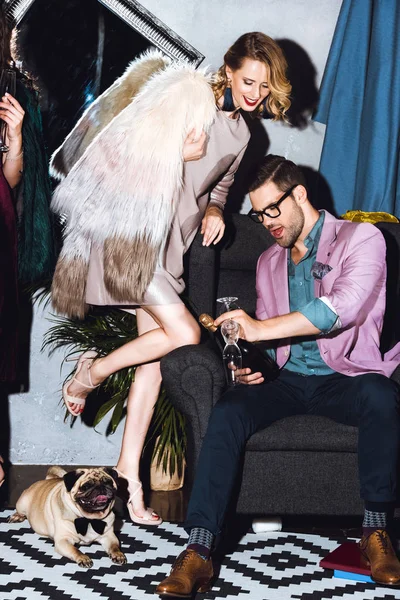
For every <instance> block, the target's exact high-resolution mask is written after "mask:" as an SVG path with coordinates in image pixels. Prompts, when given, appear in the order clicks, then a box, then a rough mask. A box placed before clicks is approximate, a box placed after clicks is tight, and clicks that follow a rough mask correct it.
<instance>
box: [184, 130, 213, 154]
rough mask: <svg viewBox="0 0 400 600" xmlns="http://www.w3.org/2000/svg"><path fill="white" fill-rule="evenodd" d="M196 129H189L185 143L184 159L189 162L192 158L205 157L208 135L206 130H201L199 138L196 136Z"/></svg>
mask: <svg viewBox="0 0 400 600" xmlns="http://www.w3.org/2000/svg"><path fill="white" fill-rule="evenodd" d="M195 134H196V132H195V130H194V129H192V131H189V134H188V136H187V138H186V140H185V141H184V143H183V160H184V162H189V161H190V160H199V159H200V158H203V156H204V155H205V153H206V140H207V135H206V134H205V132H204V131H202V132H201V134H200V137H199V138H198V139H196V138H195Z"/></svg>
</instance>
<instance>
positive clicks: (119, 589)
mask: <svg viewBox="0 0 400 600" xmlns="http://www.w3.org/2000/svg"><path fill="white" fill-rule="evenodd" d="M12 513H13V511H11V510H4V511H2V512H0V600H103V599H104V600H108V599H109V600H148V599H150V598H157V596H156V594H155V587H156V585H157V584H158V583H159V582H160V581H161V580H162V579H163V578H164V577H165V575H166V574H167V573H169V570H170V567H171V564H172V563H173V561H174V559H175V558H176V556H177V555H178V554H179V553H180V552H181V550H182V549H183V548H184V545H185V542H186V539H187V535H186V533H185V531H184V529H183V528H182V526H180V525H175V524H172V523H163V524H162V525H161V526H159V527H147V528H146V527H140V526H137V525H133V524H132V523H127V522H125V523H124V524H123V526H122V529H121V533H120V539H121V547H122V550H123V552H124V553H125V554H126V556H127V559H128V564H126V565H122V566H119V565H114V564H113V563H112V562H111V561H110V559H109V558H108V556H106V555H105V554H104V551H103V550H102V548H101V547H100V546H99V545H96V544H94V545H92V546H90V547H88V548H85V549H84V552H85V553H87V554H89V555H90V556H91V558H92V559H93V561H94V566H93V568H91V569H88V570H84V569H81V568H80V567H78V566H77V565H76V564H75V563H71V562H70V561H68V560H66V559H65V558H62V557H60V556H59V555H58V554H56V552H55V550H54V547H53V543H52V541H50V540H47V539H45V538H41V537H39V536H38V535H36V534H35V533H34V532H33V531H32V529H31V528H30V527H29V525H28V522H27V521H25V522H24V523H19V524H8V523H7V519H8V517H9V516H10V515H11V514H12ZM337 545H338V542H337V540H335V539H333V538H327V537H321V536H318V535H306V534H292V533H283V532H275V533H268V534H257V535H256V534H254V533H248V534H246V535H245V536H244V538H243V539H242V540H241V542H240V543H239V545H238V546H237V549H236V550H235V552H233V553H232V554H230V555H228V556H226V557H225V558H224V560H223V563H222V566H221V570H220V573H219V577H218V579H217V581H216V582H215V584H214V586H213V589H212V591H211V592H209V593H207V594H198V596H197V598H200V599H203V600H217V599H218V600H220V599H224V600H292V599H293V600H336V599H340V600H374V599H378V598H379V599H382V600H397V599H399V600H400V590H392V589H389V588H383V587H378V586H375V585H372V584H368V583H360V582H354V581H351V580H344V579H337V578H334V577H333V576H332V572H331V571H325V570H323V569H321V568H320V567H319V566H318V563H319V561H320V559H321V558H322V557H323V556H325V555H326V554H327V553H328V552H330V551H331V550H333V549H334V548H336V547H337Z"/></svg>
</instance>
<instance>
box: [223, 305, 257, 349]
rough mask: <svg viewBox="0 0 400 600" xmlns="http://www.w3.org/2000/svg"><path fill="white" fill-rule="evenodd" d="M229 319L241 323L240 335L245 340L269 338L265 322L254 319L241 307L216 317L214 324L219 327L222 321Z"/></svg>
mask: <svg viewBox="0 0 400 600" xmlns="http://www.w3.org/2000/svg"><path fill="white" fill-rule="evenodd" d="M227 319H232V321H236V323H239V325H240V330H239V337H241V338H242V339H243V340H247V341H248V342H259V341H260V340H266V339H268V337H267V332H266V330H265V322H264V321H257V319H253V318H252V317H250V316H249V315H248V314H247V313H245V312H244V310H242V309H241V308H240V309H237V310H231V311H230V312H226V313H223V314H222V315H220V316H219V317H218V318H217V319H215V321H214V325H216V326H217V327H218V325H221V323H223V322H224V321H226V320H227Z"/></svg>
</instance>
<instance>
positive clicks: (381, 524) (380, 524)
mask: <svg viewBox="0 0 400 600" xmlns="http://www.w3.org/2000/svg"><path fill="white" fill-rule="evenodd" d="M386 522H387V518H386V512H376V511H372V510H368V509H367V508H366V509H365V511H364V520H363V524H362V528H363V534H364V535H365V537H368V536H369V535H371V533H373V532H374V531H376V530H377V529H386Z"/></svg>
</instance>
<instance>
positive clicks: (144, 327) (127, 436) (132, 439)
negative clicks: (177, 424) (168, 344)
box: [117, 309, 161, 520]
mask: <svg viewBox="0 0 400 600" xmlns="http://www.w3.org/2000/svg"><path fill="white" fill-rule="evenodd" d="M136 317H137V326H138V333H139V335H142V334H143V333H145V332H147V331H151V330H153V329H156V328H158V324H157V323H156V322H155V321H154V319H153V318H152V317H151V316H150V315H149V314H147V313H146V312H145V311H144V310H142V309H138V310H137V311H136ZM160 387H161V371H160V362H159V361H156V362H152V363H147V364H145V365H141V366H140V367H138V368H137V369H136V374H135V381H134V383H132V385H131V387H130V390H129V396H128V404H127V415H126V421H125V429H124V435H123V438H122V446H121V453H120V455H119V459H118V463H117V469H118V471H121V472H122V473H124V475H127V476H128V477H130V478H132V479H135V480H137V481H139V480H140V478H139V465H140V458H141V455H142V449H143V444H144V440H145V437H146V433H147V431H148V429H149V425H150V421H151V418H152V415H153V412H154V405H155V403H156V400H157V398H158V394H159V392H160ZM128 489H129V492H130V494H132V493H133V492H135V490H136V489H137V486H135V485H134V484H133V485H131V486H130V487H129V486H128ZM131 506H132V508H133V511H134V513H135V514H136V515H137V516H138V517H143V516H144V512H145V508H146V507H145V505H144V501H143V493H142V492H138V493H137V494H136V495H135V496H134V497H132V499H131ZM156 519H157V517H155V518H154V520H156Z"/></svg>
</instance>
